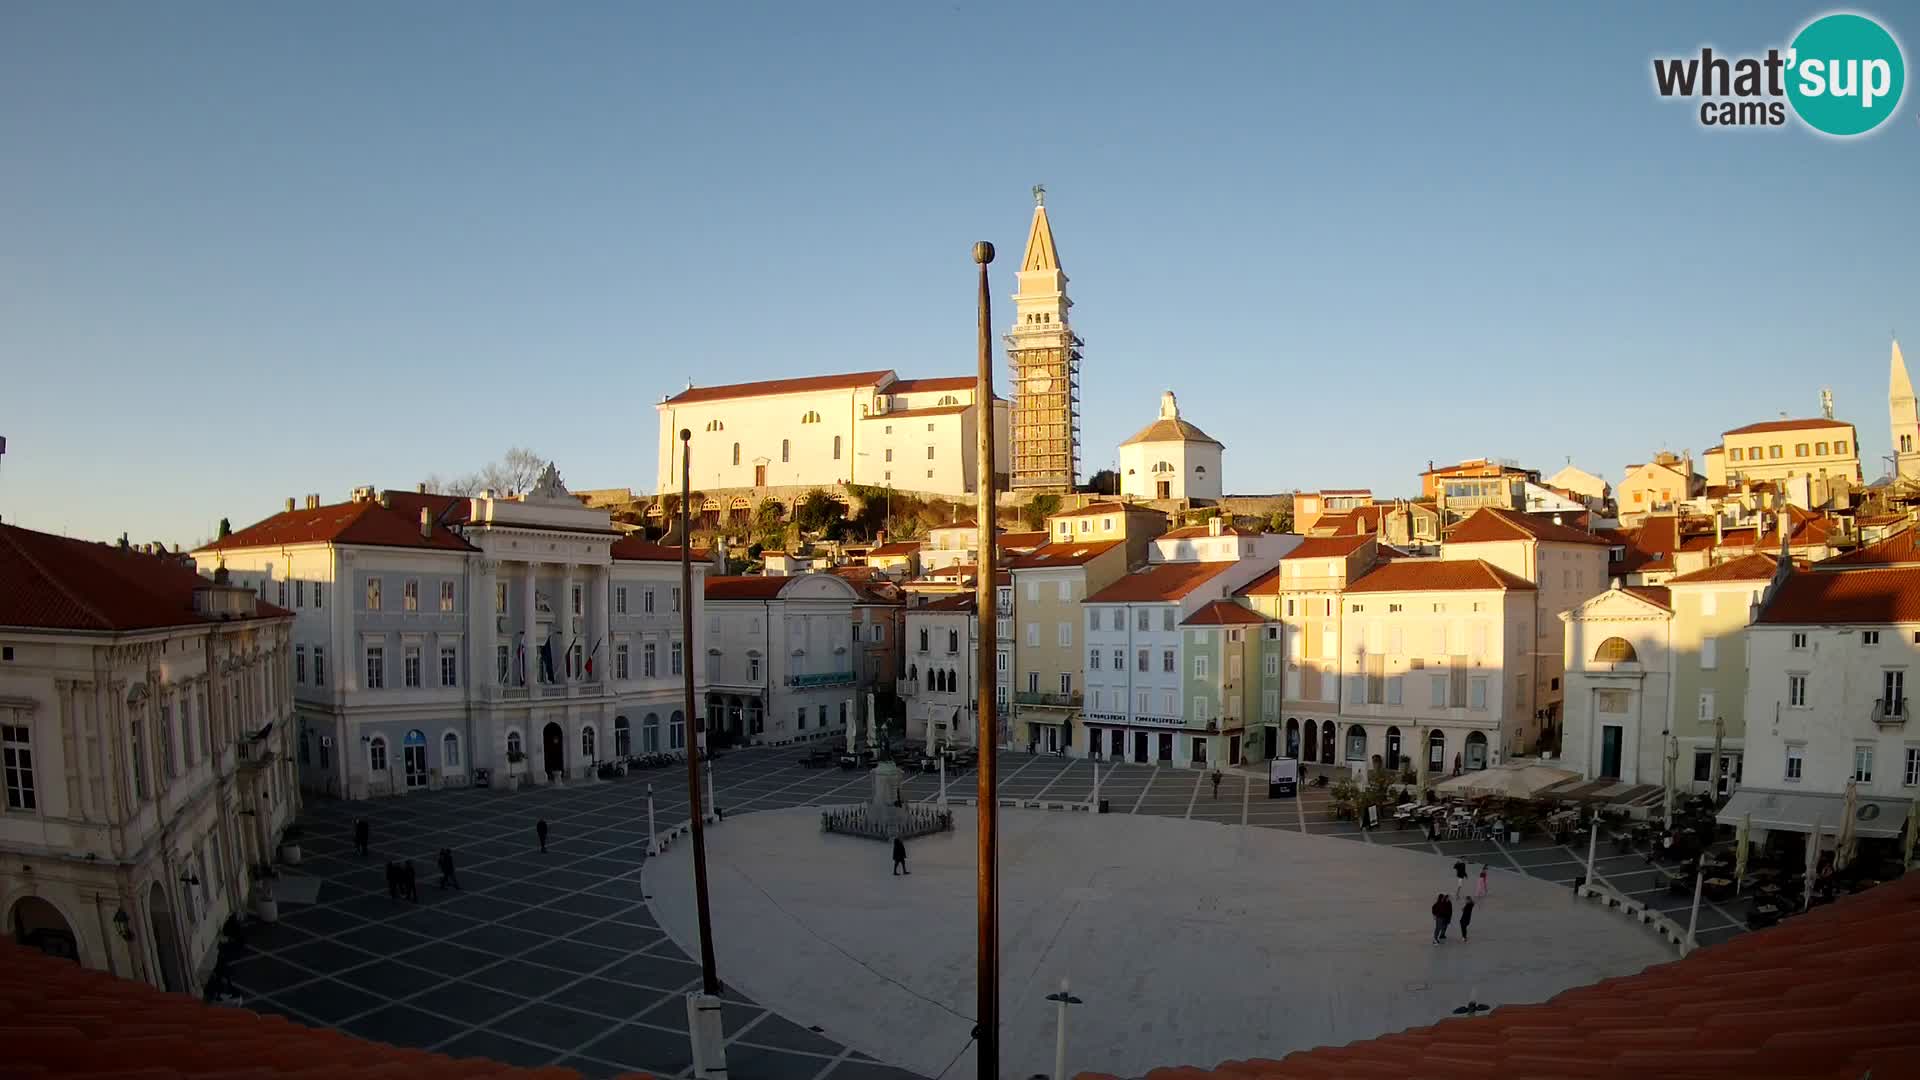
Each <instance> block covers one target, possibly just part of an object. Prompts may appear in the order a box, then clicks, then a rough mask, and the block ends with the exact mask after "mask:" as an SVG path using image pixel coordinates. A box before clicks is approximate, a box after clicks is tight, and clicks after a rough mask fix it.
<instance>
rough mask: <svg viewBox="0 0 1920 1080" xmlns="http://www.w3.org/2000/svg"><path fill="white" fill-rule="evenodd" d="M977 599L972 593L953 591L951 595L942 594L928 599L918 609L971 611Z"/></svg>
mask: <svg viewBox="0 0 1920 1080" xmlns="http://www.w3.org/2000/svg"><path fill="white" fill-rule="evenodd" d="M978 599H979V597H976V596H974V595H973V594H972V593H955V594H954V595H952V596H943V597H941V598H940V599H938V600H933V601H930V602H928V603H927V604H925V605H923V606H922V607H921V608H920V610H921V611H972V610H973V605H974V602H975V601H977V600H978Z"/></svg>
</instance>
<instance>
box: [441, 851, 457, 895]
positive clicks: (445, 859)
mask: <svg viewBox="0 0 1920 1080" xmlns="http://www.w3.org/2000/svg"><path fill="white" fill-rule="evenodd" d="M439 863H440V887H441V888H443V889H444V888H446V887H447V886H449V885H451V886H453V887H454V888H456V889H458V888H459V887H460V879H459V878H457V877H455V876H453V849H452V848H441V849H440V859H439Z"/></svg>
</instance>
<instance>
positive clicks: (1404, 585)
mask: <svg viewBox="0 0 1920 1080" xmlns="http://www.w3.org/2000/svg"><path fill="white" fill-rule="evenodd" d="M1532 588H1533V582H1531V581H1528V580H1527V579H1526V578H1523V577H1519V576H1517V575H1514V574H1510V573H1508V572H1507V571H1505V570H1502V569H1500V568H1499V567H1497V566H1495V565H1493V564H1492V563H1489V562H1487V561H1486V560H1485V559H1447V560H1440V559H1396V560H1394V561H1393V562H1387V563H1381V564H1379V565H1378V566H1375V567H1374V568H1373V569H1372V570H1369V571H1367V573H1366V574H1365V575H1363V576H1362V577H1360V578H1358V579H1357V580H1355V581H1353V582H1352V583H1350V584H1349V585H1348V586H1347V591H1348V592H1350V593H1355V592H1428V591H1432V590H1439V589H1446V590H1463V589H1529V590H1530V589H1532Z"/></svg>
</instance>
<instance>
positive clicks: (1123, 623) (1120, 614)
mask: <svg viewBox="0 0 1920 1080" xmlns="http://www.w3.org/2000/svg"><path fill="white" fill-rule="evenodd" d="M1113 628H1114V629H1115V630H1125V629H1126V628H1127V613H1126V610H1125V609H1124V608H1114V609H1113ZM1094 629H1096V630H1097V629H1099V627H1095V628H1094Z"/></svg>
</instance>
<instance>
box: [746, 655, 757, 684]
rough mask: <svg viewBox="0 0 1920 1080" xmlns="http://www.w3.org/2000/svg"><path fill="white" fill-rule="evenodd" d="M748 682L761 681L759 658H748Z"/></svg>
mask: <svg viewBox="0 0 1920 1080" xmlns="http://www.w3.org/2000/svg"><path fill="white" fill-rule="evenodd" d="M747 681H748V682H758V681H760V658H759V657H757V656H749V657H747Z"/></svg>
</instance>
